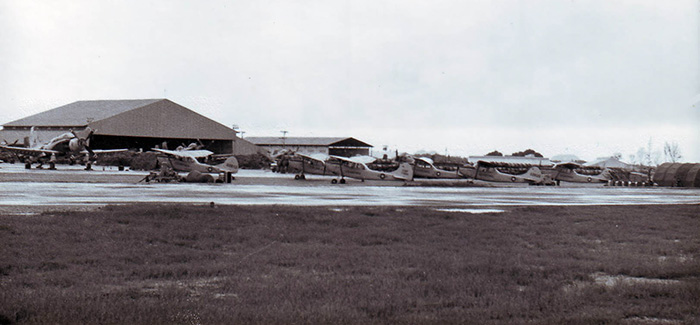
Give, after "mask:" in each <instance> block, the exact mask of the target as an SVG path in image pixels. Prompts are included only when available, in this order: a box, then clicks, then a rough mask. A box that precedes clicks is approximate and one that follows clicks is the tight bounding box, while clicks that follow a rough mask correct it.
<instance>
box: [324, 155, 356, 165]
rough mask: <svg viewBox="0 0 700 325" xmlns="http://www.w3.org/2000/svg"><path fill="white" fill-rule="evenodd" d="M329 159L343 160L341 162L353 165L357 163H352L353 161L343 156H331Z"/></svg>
mask: <svg viewBox="0 0 700 325" xmlns="http://www.w3.org/2000/svg"><path fill="white" fill-rule="evenodd" d="M329 157H330V158H333V159H337V160H341V161H348V162H353V163H357V162H356V161H352V160H350V158H348V157H343V156H333V155H331V156H329Z"/></svg>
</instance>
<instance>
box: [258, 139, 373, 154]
mask: <svg viewBox="0 0 700 325" xmlns="http://www.w3.org/2000/svg"><path fill="white" fill-rule="evenodd" d="M246 140H248V141H250V142H252V143H254V144H256V145H258V146H259V147H262V148H265V149H267V150H268V152H270V154H273V155H274V154H276V153H277V152H280V151H281V150H293V151H295V152H299V153H303V154H314V153H322V154H326V155H334V156H343V157H353V156H358V155H359V156H367V155H369V150H370V148H372V145H370V144H367V143H365V142H362V141H360V140H357V139H355V138H352V137H345V138H342V137H341V138H338V137H247V138H246Z"/></svg>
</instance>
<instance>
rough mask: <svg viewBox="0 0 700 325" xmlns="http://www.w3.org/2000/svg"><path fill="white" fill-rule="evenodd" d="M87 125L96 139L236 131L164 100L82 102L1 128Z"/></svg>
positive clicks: (225, 136) (232, 134)
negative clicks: (99, 137)
mask: <svg viewBox="0 0 700 325" xmlns="http://www.w3.org/2000/svg"><path fill="white" fill-rule="evenodd" d="M87 125H89V126H90V127H92V128H93V129H94V130H95V134H96V135H111V136H130V137H154V138H181V139H214V140H233V139H235V138H236V131H234V130H233V129H231V128H229V127H227V126H225V125H223V124H221V123H218V122H216V121H214V120H212V119H209V118H207V117H205V116H203V115H201V114H198V113H197V112H194V111H192V110H190V109H188V108H186V107H183V106H181V105H178V104H176V103H173V102H172V101H169V100H167V99H136V100H86V101H79V102H75V103H72V104H68V105H64V106H61V107H57V108H54V109H52V110H48V111H46V112H43V113H39V114H36V115H32V116H29V117H26V118H23V119H21V120H17V121H14V122H10V123H7V124H5V125H4V127H5V128H12V127H30V126H36V127H38V128H39V129H40V128H46V127H61V128H66V129H68V128H73V129H78V128H82V127H85V126H87Z"/></svg>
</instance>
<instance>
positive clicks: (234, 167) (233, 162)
mask: <svg viewBox="0 0 700 325" xmlns="http://www.w3.org/2000/svg"><path fill="white" fill-rule="evenodd" d="M218 167H220V168H222V169H224V170H227V171H229V172H231V173H237V172H238V168H239V165H238V159H236V157H234V156H231V157H228V158H226V161H224V163H223V164H221V165H219V166H218Z"/></svg>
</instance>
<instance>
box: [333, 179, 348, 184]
mask: <svg viewBox="0 0 700 325" xmlns="http://www.w3.org/2000/svg"><path fill="white" fill-rule="evenodd" d="M338 182H340V184H345V178H341V179H340V181H339V180H337V179H335V178H334V179H331V184H338Z"/></svg>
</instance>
